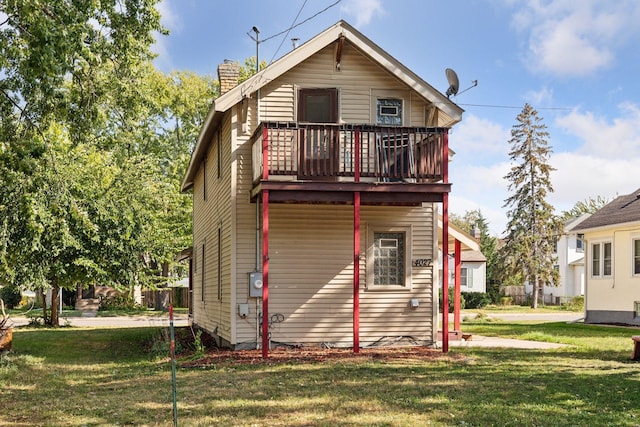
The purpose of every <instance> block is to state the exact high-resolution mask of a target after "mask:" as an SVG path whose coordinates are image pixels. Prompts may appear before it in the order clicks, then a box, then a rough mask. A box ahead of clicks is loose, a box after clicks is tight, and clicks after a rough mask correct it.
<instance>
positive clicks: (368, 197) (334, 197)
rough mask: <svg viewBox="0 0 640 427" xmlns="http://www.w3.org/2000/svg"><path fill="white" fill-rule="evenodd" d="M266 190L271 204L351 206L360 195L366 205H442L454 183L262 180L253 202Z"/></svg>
mask: <svg viewBox="0 0 640 427" xmlns="http://www.w3.org/2000/svg"><path fill="white" fill-rule="evenodd" d="M263 190H269V201H270V202H274V203H308V204H314V203H317V204H351V203H353V194H354V193H355V192H359V193H360V199H361V203H362V204H363V205H387V206H418V205H420V204H421V203H434V202H435V203H437V202H442V200H443V194H444V193H449V192H450V191H451V184H448V183H447V184H443V183H431V184H425V183H420V184H414V183H408V182H318V181H260V182H259V183H258V184H257V185H256V186H255V187H254V188H253V190H252V191H251V200H252V201H255V200H256V199H257V198H258V197H259V196H260V194H261V192H262V191H263Z"/></svg>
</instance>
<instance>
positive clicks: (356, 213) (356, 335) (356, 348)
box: [353, 191, 360, 353]
mask: <svg viewBox="0 0 640 427" xmlns="http://www.w3.org/2000/svg"><path fill="white" fill-rule="evenodd" d="M353 352H354V353H359V352H360V192H359V191H356V192H355V193H353Z"/></svg>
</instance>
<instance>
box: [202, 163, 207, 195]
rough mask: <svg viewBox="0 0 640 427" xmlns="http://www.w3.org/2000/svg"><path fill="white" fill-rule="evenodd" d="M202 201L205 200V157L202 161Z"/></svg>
mask: <svg viewBox="0 0 640 427" xmlns="http://www.w3.org/2000/svg"><path fill="white" fill-rule="evenodd" d="M202 200H204V201H206V200H207V157H206V155H205V158H204V159H202Z"/></svg>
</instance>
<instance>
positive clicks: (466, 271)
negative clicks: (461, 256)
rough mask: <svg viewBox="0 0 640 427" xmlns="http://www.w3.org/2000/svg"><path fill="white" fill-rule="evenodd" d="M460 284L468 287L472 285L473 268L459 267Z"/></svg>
mask: <svg viewBox="0 0 640 427" xmlns="http://www.w3.org/2000/svg"><path fill="white" fill-rule="evenodd" d="M460 286H465V287H467V288H469V289H471V288H472V287H473V270H471V269H470V268H466V267H464V268H461V269H460Z"/></svg>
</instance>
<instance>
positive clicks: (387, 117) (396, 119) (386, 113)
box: [376, 98, 402, 126]
mask: <svg viewBox="0 0 640 427" xmlns="http://www.w3.org/2000/svg"><path fill="white" fill-rule="evenodd" d="M376 107H377V108H376V123H377V124H379V125H389V126H402V100H401V99H388V98H379V99H378V100H377V102H376Z"/></svg>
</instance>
